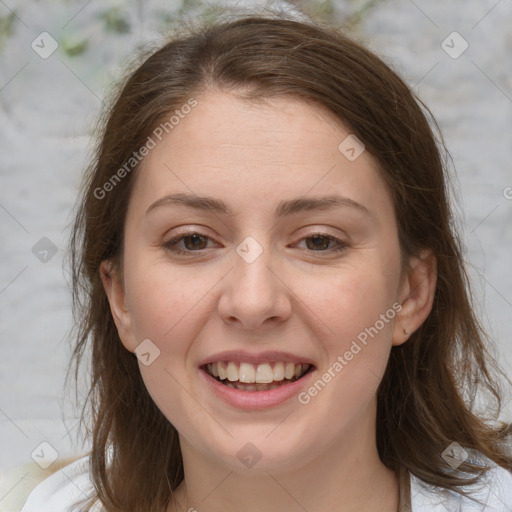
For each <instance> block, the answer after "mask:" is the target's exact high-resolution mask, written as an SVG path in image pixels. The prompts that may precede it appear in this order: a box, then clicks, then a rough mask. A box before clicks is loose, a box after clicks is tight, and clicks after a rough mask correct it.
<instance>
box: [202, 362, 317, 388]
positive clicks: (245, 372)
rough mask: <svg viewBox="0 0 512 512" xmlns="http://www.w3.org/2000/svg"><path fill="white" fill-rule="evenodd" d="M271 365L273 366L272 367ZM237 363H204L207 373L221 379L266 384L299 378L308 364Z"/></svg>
mask: <svg viewBox="0 0 512 512" xmlns="http://www.w3.org/2000/svg"><path fill="white" fill-rule="evenodd" d="M272 365H273V367H272ZM272 365H271V364H270V363H261V364H258V365H254V364H252V363H238V362H235V361H217V362H216V363H209V364H207V365H206V368H207V370H208V373H209V374H210V375H213V376H214V377H219V379H221V380H225V379H228V380H229V381H230V382H235V381H239V382H247V383H252V382H256V383H259V384H267V383H269V382H273V381H281V380H284V379H293V378H294V377H295V378H297V379H298V378H299V377H300V376H301V375H302V374H303V373H305V372H306V371H307V370H308V368H309V366H310V365H309V364H295V363H281V362H279V363H272Z"/></svg>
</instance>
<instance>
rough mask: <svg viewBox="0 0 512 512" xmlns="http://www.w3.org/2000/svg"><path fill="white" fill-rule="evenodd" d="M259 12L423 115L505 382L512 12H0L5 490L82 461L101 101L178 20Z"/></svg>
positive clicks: (0, 5) (60, 1)
mask: <svg viewBox="0 0 512 512" xmlns="http://www.w3.org/2000/svg"><path fill="white" fill-rule="evenodd" d="M264 5H268V6H270V7H273V8H275V9H283V10H293V9H294V8H295V7H299V8H301V7H305V8H307V9H308V10H309V11H310V12H314V13H316V14H317V15H318V16H320V17H321V18H323V19H325V20H327V21H329V22H331V23H336V24H340V25H342V26H344V27H345V28H346V30H347V32H348V33H349V34H352V35H353V36H355V37H357V38H358V39H360V40H362V41H364V42H365V43H366V44H367V45H368V46H369V47H370V48H371V49H373V50H374V51H375V52H377V53H378V54H379V55H380V56H381V57H382V58H383V59H384V60H385V61H386V62H387V63H388V64H390V65H391V66H392V67H393V68H394V69H395V70H396V71H398V72H399V74H401V76H402V77H404V78H405V79H406V81H407V82H408V83H409V84H410V85H411V86H412V87H413V88H414V90H415V91H416V92H417V93H418V94H419V96H420V97H421V98H422V99H423V100H424V102H425V103H426V104H427V105H428V106H429V107H430V109H431V110H432V112H433V114H434V116H435V117H436V119H437V121H438V123H439V125H440V128H441V130H442V132H443V135H444V137H445V141H446V145H447V147H448V149H449V150H450V153H451V156H452V158H453V166H454V168H455V170H456V179H455V187H456V189H457V193H456V194H455V195H454V203H455V205H456V211H457V214H458V216H459V218H458V220H459V222H460V224H461V226H462V229H463V235H464V245H465V248H466V252H465V256H466V258H467V260H468V263H469V265H470V272H471V278H472V281H473V284H474V291H475V299H476V302H477V304H478V307H479V310H480V313H481V315H482V319H483V322H484V325H485V326H486V328H487V329H488V331H489V333H490V334H491V337H492V338H493V339H494V340H495V348H493V347H491V349H492V350H495V351H496V353H497V354H498V358H499V360H500V362H501V363H502V365H503V366H504V368H505V370H506V371H507V372H508V374H509V375H510V374H512V371H511V369H512V343H511V341H512V340H511V334H512V326H511V322H510V318H511V317H512V270H511V267H512V58H511V55H512V0H454V1H451V2H445V1H443V0H429V1H427V0H414V1H413V0H382V1H363V0H327V1H323V2H322V1H317V0H311V1H304V2H300V1H295V2H284V1H275V2H258V1H253V2H244V1H238V2H229V1H218V2H217V1H213V0H212V1H209V2H201V1H200V0H168V1H165V2H164V1H159V2H158V1H153V0H151V1H142V0H139V1H136V0H133V1H121V0H101V1H100V0H88V1H87V0H80V1H77V0H45V1H44V2H42V1H35V0H32V1H30V0H19V1H15V0H0V229H1V231H0V233H1V238H0V240H1V244H0V258H1V265H0V348H1V352H0V483H1V479H2V477H3V475H6V474H7V473H8V472H9V471H10V470H11V471H12V469H13V468H19V467H23V468H24V469H23V472H22V473H23V475H24V476H23V478H25V477H27V478H30V476H31V472H33V471H36V470H38V468H37V466H36V462H38V460H39V463H38V465H39V466H44V465H45V464H48V463H51V461H52V460H53V459H54V458H56V457H59V458H62V457H66V456H68V455H72V454H79V453H82V452H84V451H85V450H86V449H87V445H81V444H80V443H79V442H78V440H77V434H78V410H77V409H76V408H74V407H73V405H72V401H71V400H70V399H69V398H70V397H72V396H73V395H72V393H69V391H70V390H68V389H65V387H64V378H65V373H66V369H67V365H68V361H69V356H70V343H69V339H68V336H67V333H68V331H69V329H70V327H71V325H72V323H71V322H72V319H71V301H70V290H69V285H68V281H69V279H68V275H69V273H68V271H67V269H66V268H64V267H63V263H64V260H65V257H66V253H67V249H66V244H67V239H68V236H69V223H70V221H71V219H72V209H73V206H74V203H75V200H76V197H77V192H78V186H79V183H80V178H81V174H82V171H83V169H84V167H85V166H86V164H87V162H88V159H89V158H90V157H91V150H92V144H93V141H94V138H93V137H94V123H95V121H96V119H97V116H98V114H99V110H100V108H101V105H102V101H103V99H104V98H105V95H106V94H108V93H109V91H111V88H112V84H113V83H115V82H116V81H117V80H119V79H120V78H121V77H122V76H123V72H124V70H125V69H126V66H127V64H128V63H130V62H131V61H132V60H133V58H134V55H135V54H136V53H137V52H138V51H139V50H140V49H142V48H145V49H147V48H148V47H149V48H151V47H152V46H157V45H158V44H159V43H160V42H162V40H163V38H164V37H165V35H166V33H168V32H169V30H171V29H172V28H173V26H175V25H176V24H177V23H180V21H179V20H180V19H181V17H182V16H189V17H191V18H194V17H196V16H198V15H201V16H205V17H209V16H214V15H215V12H216V9H217V8H218V7H219V6H238V7H241V8H244V7H247V8H250V7H254V6H257V7H262V6H264ZM71 391H72V390H71ZM84 392H85V390H82V394H83V393H84ZM505 402H506V405H505V410H504V413H503V418H504V419H505V418H506V419H509V420H512V396H510V395H507V396H506V400H505ZM41 461H42V462H41ZM16 485H18V483H17V481H16V482H14V481H13V483H12V486H16ZM4 488H5V486H4ZM2 492H3V494H4V496H2V495H0V510H3V509H2V500H3V499H5V501H4V503H6V502H7V499H8V497H6V493H7V494H8V493H9V492H11V491H10V489H7V490H4V491H2Z"/></svg>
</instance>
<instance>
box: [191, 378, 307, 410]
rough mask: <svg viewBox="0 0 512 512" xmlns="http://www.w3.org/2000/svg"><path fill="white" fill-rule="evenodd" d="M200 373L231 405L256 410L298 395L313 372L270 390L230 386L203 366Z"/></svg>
mask: <svg viewBox="0 0 512 512" xmlns="http://www.w3.org/2000/svg"><path fill="white" fill-rule="evenodd" d="M200 373H201V375H202V376H203V378H204V379H205V380H206V383H207V385H208V386H210V388H211V390H212V391H213V392H214V393H215V394H216V395H217V396H219V397H220V398H222V399H223V400H224V401H225V402H227V403H228V404H229V405H232V406H233V407H237V408H238V409H244V410H253V411H254V410H261V409H268V408H269V407H274V406H276V405H279V404H281V403H283V402H285V401H286V400H289V399H290V398H291V397H293V396H297V395H298V394H299V393H300V391H301V389H302V388H304V387H305V386H306V385H307V384H308V382H309V380H310V378H311V375H312V373H313V372H312V371H309V372H308V373H306V374H305V375H304V376H303V377H301V378H300V379H298V380H295V381H293V382H289V383H288V384H283V385H282V386H279V387H278V388H274V389H270V390H269V391H241V390H240V389H236V388H230V387H229V386H226V385H225V384H221V383H220V382H219V381H218V380H217V379H215V378H214V377H212V376H211V375H209V374H208V373H207V372H206V371H205V370H203V369H202V368H200Z"/></svg>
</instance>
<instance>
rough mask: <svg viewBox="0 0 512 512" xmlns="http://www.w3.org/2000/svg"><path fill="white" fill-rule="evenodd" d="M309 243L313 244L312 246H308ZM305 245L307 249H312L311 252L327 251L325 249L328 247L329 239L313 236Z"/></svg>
mask: <svg viewBox="0 0 512 512" xmlns="http://www.w3.org/2000/svg"><path fill="white" fill-rule="evenodd" d="M309 241H312V242H313V243H312V244H311V245H312V246H310V244H309ZM318 242H320V243H318ZM322 242H323V243H322ZM307 245H308V249H312V250H315V249H327V247H328V246H329V239H328V238H327V237H325V236H322V235H315V236H312V237H310V238H309V239H308V240H307Z"/></svg>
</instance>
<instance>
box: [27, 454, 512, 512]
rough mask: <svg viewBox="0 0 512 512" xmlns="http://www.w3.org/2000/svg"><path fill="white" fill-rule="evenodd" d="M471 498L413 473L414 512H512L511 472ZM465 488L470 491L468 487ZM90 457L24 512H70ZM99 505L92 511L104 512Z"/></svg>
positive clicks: (48, 483) (494, 477)
mask: <svg viewBox="0 0 512 512" xmlns="http://www.w3.org/2000/svg"><path fill="white" fill-rule="evenodd" d="M490 464H492V466H493V469H491V470H489V471H488V472H487V473H486V474H485V475H484V476H483V477H482V478H481V483H480V484H479V485H478V486H473V487H472V488H471V496H473V497H475V498H476V499H478V500H480V501H481V502H482V503H483V505H480V504H478V503H475V502H473V501H472V500H470V499H468V498H465V497H463V496H461V495H460V494H458V493H455V492H450V491H447V490H445V489H440V488H437V487H433V486H431V485H429V484H427V483H425V482H423V481H422V480H419V479H418V478H417V477H415V476H414V475H412V474H410V482H411V504H412V512H473V511H475V512H476V511H478V512H483V511H485V512H512V473H510V472H509V471H507V470H506V469H504V468H502V467H501V466H497V465H496V464H494V463H493V462H490ZM466 489H468V490H470V488H469V487H467V488H466ZM92 492H93V484H92V482H91V479H90V476H89V470H88V457H87V456H85V457H82V458H81V459H78V460H77V461H75V462H73V463H72V464H69V465H68V466H66V467H64V468H62V469H61V470H59V471H57V472H56V473H54V474H53V475H51V476H50V477H48V478H47V479H46V480H44V481H43V482H41V483H40V484H39V485H38V486H37V487H36V488H35V489H34V490H33V491H32V492H31V493H30V495H29V497H28V499H27V501H26V503H25V505H24V506H23V508H22V509H21V512H71V510H72V509H71V506H72V505H73V504H74V503H76V502H77V501H79V500H80V499H82V498H84V497H86V496H88V495H90V494H92ZM101 510H102V509H101V507H100V506H95V507H93V508H92V509H91V510H90V512H101Z"/></svg>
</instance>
